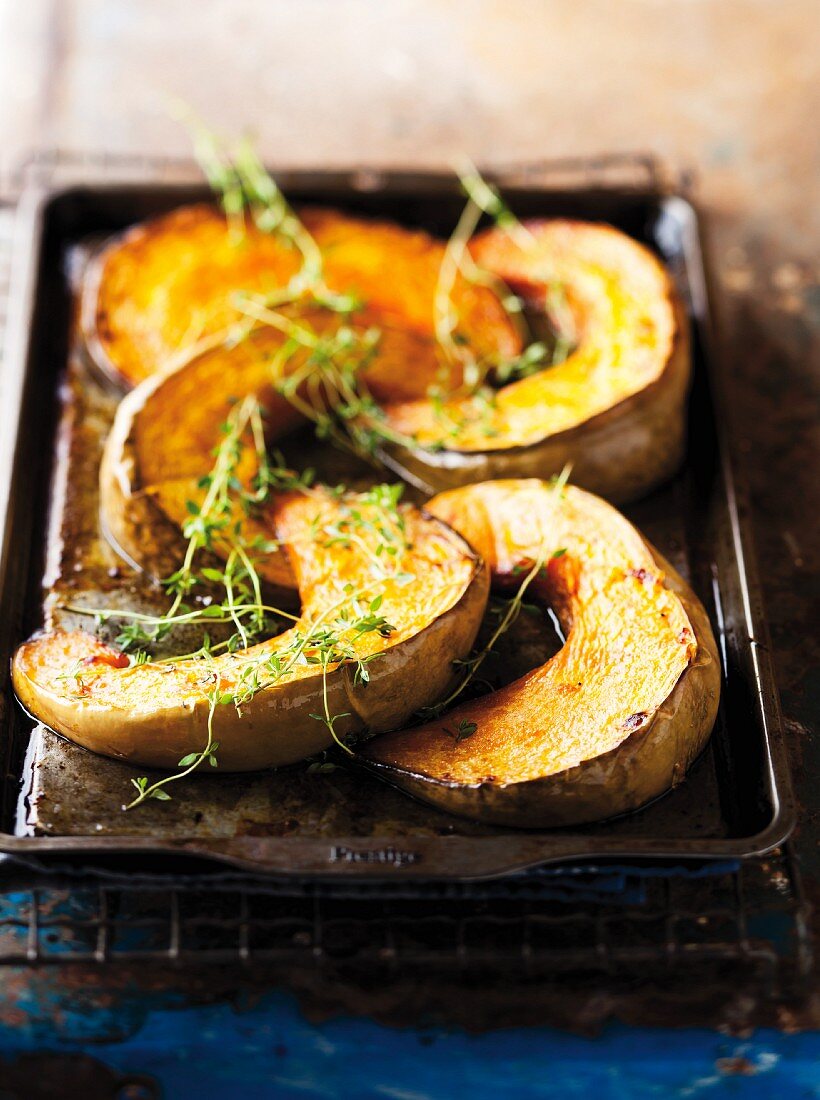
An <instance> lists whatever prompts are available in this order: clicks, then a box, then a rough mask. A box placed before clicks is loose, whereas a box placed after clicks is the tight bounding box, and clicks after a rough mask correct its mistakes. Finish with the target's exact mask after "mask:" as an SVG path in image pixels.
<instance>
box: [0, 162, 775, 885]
mask: <svg viewBox="0 0 820 1100" xmlns="http://www.w3.org/2000/svg"><path fill="white" fill-rule="evenodd" d="M542 168H543V162H539V164H538V165H534V166H533V171H535V172H537V171H538V170H540V169H542ZM371 171H372V173H373V174H374V176H375V177H377V178H378V180H379V181H380V183H381V184H384V183H386V184H387V185H388V186H390V185H393V186H394V187H400V186H401V185H402V184H405V185H407V184H410V183H413V184H418V183H425V182H426V183H429V184H430V185H435V184H438V185H441V184H443V183H447V182H448V181H450V182H452V176H451V175H448V174H447V173H444V172H442V171H439V170H430V171H425V170H422V169H412V170H404V169H394V168H378V167H376V168H374V169H372V170H371V169H368V172H371ZM276 174H277V175H278V176H279V177H282V178H285V179H287V180H289V181H291V182H290V184H289V185H290V186H294V183H296V185H297V186H298V181H299V180H302V181H303V186H305V185H307V186H309V185H310V183H311V182H313V183H314V184H315V182H316V181H319V180H321V181H326V182H327V183H328V184H339V183H341V182H343V181H347V183H348V185H349V186H350V187H351V192H352V193H353V194H357V195H362V194H366V193H367V192H368V191H369V190H370V187H369V186H367V187H362V186H360V185H359V184H358V182H357V181H359V180H360V179H361V171H360V170H358V169H352V168H351V169H344V168H338V167H332V168H329V169H313V168H305V169H302V168H285V169H283V171H281V172H277V173H276ZM487 174H488V176H489V177H490V178H493V179H499V180H500V181H501V182H502V184H503V180H504V178H505V177H510V184H509V185H510V186H512V187H514V188H515V187H518V188H519V189H527V190H542V191H544V193H545V195H548V194H550V193H553V194H561V195H571V194H572V193H574V192H577V193H582V192H583V190H584V189H582V188H567V187H557V188H551V187H549V186H545V185H544V184H543V183H541V182H540V181H539V179H538V177H537V175H535V176H531V175H530V174H529V172H528V170H527V166H526V165H519V166H516V167H515V168H512V169H510V170H509V171H504V170H502V171H501V172H492V171H490V172H488V173H487ZM369 178H370V177H368V179H369ZM513 181H514V182H513ZM198 182H199V180H197V179H196V178H194V177H193V176H192V178H190V179H188V178H184V179H175V180H173V181H166V180H151V179H146V178H145V177H144V176H143V177H140V176H139V175H138V174H136V173H135V175H134V177H133V178H130V179H129V178H121V179H120V178H118V179H117V180H115V181H106V180H96V179H91V180H88V181H86V182H84V181H82V180H77V181H72V182H71V183H68V184H66V185H58V186H50V185H48V184H44V183H42V182H33V183H29V184H28V185H27V186H26V187H25V188H24V189H23V191H22V192H21V194H20V196H19V201H18V203H17V208H16V210H15V216H14V238H13V244H12V270H11V281H10V289H9V299H8V305H9V311H8V323H7V329H6V338H5V345H4V352H5V354H4V357H3V362H4V370H3V396H4V399H5V404H6V411H7V416H5V417H4V418H2V420H0V536H2V538H1V540H0V605H2V606H4V607H7V606H8V604H9V602H10V598H9V594H8V573H9V566H10V558H11V545H10V543H11V537H12V534H13V520H14V516H13V511H14V509H13V504H14V501H13V496H12V489H13V483H14V480H15V472H16V456H17V449H18V440H19V437H20V434H21V432H22V429H23V424H22V413H23V395H24V387H25V384H26V380H27V377H28V374H29V369H30V357H31V352H32V348H31V335H32V321H33V318H34V312H35V306H36V300H37V271H38V268H39V264H40V260H41V250H42V242H43V232H44V226H45V219H46V217H47V214H48V209H49V207H50V205H51V204H52V203H54V202H57V201H59V200H60V199H61V198H63V197H65V196H66V195H69V194H71V193H72V192H78V191H90V192H96V193H98V192H103V193H106V194H109V193H110V194H115V193H117V192H121V191H124V190H127V191H133V190H135V189H141V188H144V189H146V190H148V189H150V190H151V191H153V192H156V191H166V192H167V193H168V194H169V196H173V194H174V193H175V192H181V191H184V190H190V189H191V187H192V185H194V184H197V183H198ZM378 189H380V188H377V190H378ZM586 190H588V191H603V192H609V193H628V194H632V195H635V196H637V197H645V198H647V199H652V198H654V199H656V200H657V201H663V202H664V203H667V204H670V206H671V207H672V208H673V209H674V210H675V211H676V213H677V216H678V218H679V220H680V222H681V224H682V225H683V231H684V233H685V234H686V237H687V250H686V266H687V278H688V281H689V290H690V292H691V295H692V311H691V312H692V319H693V321H694V323H696V324H697V326H698V329H699V334H700V336H701V338H702V342H703V350H704V357H705V359H706V360H707V369H706V373H707V378H708V387H709V390H710V392H711V398H712V401H713V404H714V407H715V413H716V416H715V435H716V440H717V449H718V465H719V476H720V479H721V482H722V487H723V490H724V492H725V496H726V505H727V509H728V514H729V520H730V529H731V537H732V550H733V554H734V558H735V561H736V564H737V573H738V581H739V587H740V597H741V603H742V608H743V622H744V626H745V631H746V636H747V637H746V638H745V639H744V647H745V646H748V648H749V654H750V660H751V668H752V673H753V676H754V681H755V684H754V687H755V707H756V710H757V712H758V714H757V715H756V718H757V719H758V720H759V722H760V724H761V733H762V737H763V744H764V749H765V757H764V764H765V765H766V767H767V771H768V781H769V788H770V791H771V801H772V815H771V820H770V821H769V823H768V824H767V825H766V826H765V827H764V828H763V829H761V830H760V831H759V832H757V833H755V834H751V835H748V836H741V837H730V838H714V837H707V838H701V839H696V838H690V839H687V838H683V839H675V840H669V839H661V838H652V837H646V836H642V837H637V838H630V837H612V838H610V837H605V836H597V837H594V836H593V837H590V836H587V835H584V834H573V833H570V832H567V833H561V832H558V833H556V832H549V831H546V832H544V833H540V834H534V833H522V834H521V835H520V837H518V836H516V835H515V834H506V835H503V836H495V837H493V836H490V837H465V836H445V837H432V838H431V837H408V838H403V839H401V840H397V841H396V842H390V841H383V840H382V839H381V838H362V837H350V838H347V837H336V838H334V839H332V840H330V839H327V838H304V837H292V838H287V839H286V838H279V837H249V836H243V837H233V838H186V837H180V838H168V837H165V838H163V837H156V836H154V837H122V836H118V837H95V836H16V835H14V834H10V833H5V832H0V860H2V858H3V856H4V855H5V856H7V857H12V858H13V857H15V856H18V857H23V858H25V859H27V860H29V861H31V860H35V861H39V860H40V859H41V858H42V859H43V860H44V861H45V862H51V861H56V862H62V861H63V860H65V859H66V858H69V859H71V858H72V857H82V858H88V857H102V858H103V859H104V858H106V857H108V856H112V855H122V856H126V857H127V858H130V857H135V858H139V857H144V856H150V855H152V854H153V855H157V856H160V855H162V856H168V855H172V856H182V857H195V858H197V859H200V860H206V861H209V862H210V863H215V864H222V865H223V866H226V865H227V866H230V867H234V868H240V869H244V870H247V871H251V872H255V873H263V874H266V875H273V876H282V877H286V878H293V877H296V878H301V879H306V878H309V879H311V880H314V881H317V882H321V881H322V880H332V879H337V880H338V879H339V878H340V877H344V878H353V879H355V878H367V879H369V880H371V881H372V880H374V879H378V878H386V877H390V878H391V879H393V878H394V876H395V874H396V872H400V874H401V877H402V878H417V879H421V878H423V879H427V880H431V881H432V880H448V881H470V880H477V879H484V878H493V877H502V876H504V875H507V874H514V873H519V872H521V871H525V870H527V869H529V868H533V867H535V866H548V865H554V864H558V863H569V862H572V863H576V864H581V863H584V862H589V861H601V860H612V859H619V860H638V861H641V860H646V859H650V860H654V861H667V860H673V861H691V860H697V861H701V862H702V861H704V860H706V861H708V860H726V859H747V858H753V857H755V856H760V855H763V854H765V853H767V852H770V851H772V849H774V848H777V847H778V846H780V845H781V844H782V843H783V842H784V841H785V840H786V839H787V838H788V837H789V835H790V834H791V832H792V830H793V829H794V826H795V823H796V812H795V804H794V797H793V794H792V788H791V776H790V766H789V760H788V753H787V749H786V744H785V737H784V730H783V723H782V716H781V712H780V702H779V695H778V691H777V684H776V678H775V675H774V668H773V663H772V659H771V655H770V654H771V650H770V645H769V636H768V627H767V622H766V619H765V612H764V611H763V609H762V607H761V606H760V604H759V600H758V599H755V598H753V595H752V594H753V593H754V594H755V596H757V595H758V594H759V593H760V586H759V581H758V573H757V565H756V559H755V552H754V543H753V541H752V532H751V529H750V523H749V521H748V519H747V518H746V517H747V516H748V512H749V506H748V490H747V488H746V483H745V478H744V477H743V474H742V471H740V470H739V469H738V467H737V462H736V461H735V460H734V456H733V452H732V448H731V429H730V425H731V416H730V413H729V402H728V399H727V395H726V390H725V380H724V378H723V376H722V372H721V371H720V370H719V369H717V368H716V366H715V364H716V360H717V356H716V353H715V336H714V311H713V306H712V301H713V297H712V295H711V294H710V286H711V279H710V277H709V267H708V255H707V249H706V244H705V240H704V232H703V228H704V226H703V218H702V217H701V216H700V214H699V212H698V211H697V210H696V208H695V206H694V204H693V202H692V200H691V199H690V197H689V196H688V195H687V194H684V193H680V192H676V191H669V190H666V189H662V188H657V189H656V188H654V187H648V186H646V187H644V186H638V187H609V186H606V185H600V186H593V187H591V188H588V189H586ZM205 193H206V189H204V188H203V194H205ZM21 600H22V597H21V596H20V595H19V594H18V595H17V604H18V605H19V604H20V603H21ZM756 605H757V606H756ZM19 610H20V609H19V607H18V606H13V608H12V611H13V613H12V614H11V615H5V616H4V618H5V619H6V620H7V621H8V620H9V619H11V620H12V622H16V621H17V618H18V616H19ZM9 633H14V631H13V630H12V631H9ZM17 634H18V635H19V631H17ZM9 649H10V650H11V646H10V647H9ZM8 680H9V670H8V665H7V664H6V663H5V662H4V669H3V680H2V681H0V690H2V692H3V694H4V695H7V694H8V690H9V684H8ZM0 714H2V711H0ZM545 840H548V841H549V847H550V851H549V852H548V853H544V852H543V851H538V850H537V849H538V848H539V846H542V845H543V843H544V841H545ZM432 846H435V847H436V848H441V849H442V850H443V851H444V852H446V854H447V856H448V857H449V858H447V859H445V861H444V862H445V863H449V862H451V859H452V857H455V862H456V863H459V862H461V859H460V858H459V852H460V853H461V856H462V857H463V856H466V855H467V853H468V852H469V860H468V862H469V864H470V871H469V872H467V873H465V872H464V871H463V870H458V869H457V868H453V869H452V870H451V869H445V870H439V871H435V870H433V871H431V870H428V869H427V868H426V866H425V864H426V859H425V854H426V850H427V849H428V848H429V847H432ZM448 849H449V851H448ZM509 849H514V852H515V854H512V853H511V852H510V851H509ZM294 857H297V858H294Z"/></svg>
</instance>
